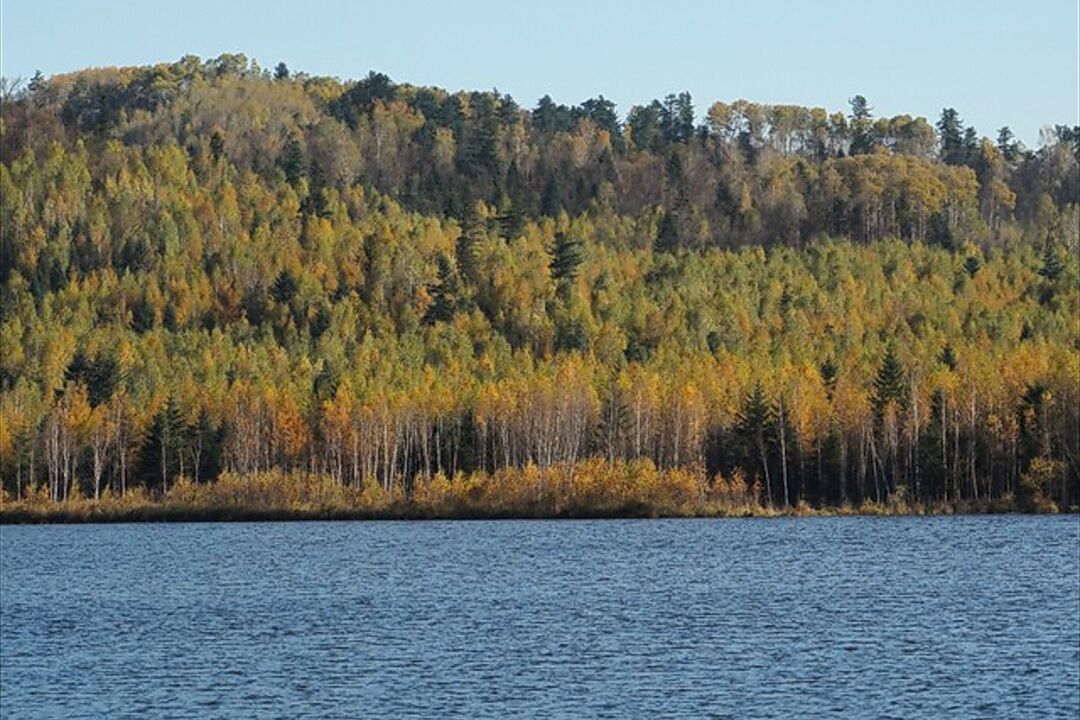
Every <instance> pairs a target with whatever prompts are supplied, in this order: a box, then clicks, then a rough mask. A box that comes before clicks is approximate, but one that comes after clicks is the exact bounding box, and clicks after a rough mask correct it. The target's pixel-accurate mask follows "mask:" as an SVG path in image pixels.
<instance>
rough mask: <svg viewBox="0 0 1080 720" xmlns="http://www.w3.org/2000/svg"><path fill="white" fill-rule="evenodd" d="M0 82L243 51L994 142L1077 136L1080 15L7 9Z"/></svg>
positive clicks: (1056, 8) (688, 5)
mask: <svg viewBox="0 0 1080 720" xmlns="http://www.w3.org/2000/svg"><path fill="white" fill-rule="evenodd" d="M0 20H2V28H0V41H2V42H0V62H2V68H0V72H2V74H3V75H4V76H6V77H19V76H21V77H23V78H28V77H30V76H31V75H32V74H33V73H34V71H35V70H37V69H40V70H41V71H42V72H44V73H45V74H47V75H51V74H54V73H60V72H66V71H69V70H75V69H78V68H83V67H88V66H104V65H141V64H147V63H154V62H165V61H173V60H176V59H178V58H180V57H181V56H182V55H185V54H188V53H192V54H196V55H199V56H201V57H203V58H206V57H212V56H215V55H218V54H220V53H222V52H243V53H246V54H247V55H248V56H249V57H253V58H255V59H257V60H258V61H259V62H260V63H261V64H262V65H263V66H264V67H272V66H273V65H274V64H276V63H277V62H278V61H280V60H284V61H285V62H286V63H287V64H288V65H289V67H290V68H291V69H293V70H303V71H306V72H309V73H311V74H318V75H336V76H338V77H340V78H343V79H345V78H358V77H361V76H363V75H366V74H367V72H368V71H369V70H372V69H375V70H379V71H381V72H385V73H387V74H388V75H390V76H391V77H392V78H394V79H395V80H398V81H404V82H411V83H414V84H423V85H438V86H441V87H445V88H447V89H449V90H458V89H469V90H473V89H491V88H493V87H495V88H498V89H499V90H500V91H502V92H509V93H510V94H511V95H513V96H514V97H515V98H516V99H517V100H518V102H519V103H521V104H522V105H526V106H532V105H534V104H535V102H536V100H537V99H538V98H539V97H540V96H542V95H544V94H545V93H550V94H551V96H552V97H553V98H555V100H556V101H558V102H564V103H576V102H580V101H582V100H584V99H587V98H589V97H593V96H596V95H598V94H603V95H604V96H605V97H607V98H609V99H611V100H613V101H615V102H616V103H617V104H618V106H619V112H620V114H623V115H624V114H625V112H626V111H627V110H628V109H629V107H630V106H631V105H634V104H637V103H642V102H647V101H648V100H651V99H652V98H654V97H663V96H664V95H666V94H667V93H669V92H672V91H680V90H689V91H690V92H691V93H692V94H693V96H694V100H695V104H696V106H697V109H698V112H699V114H701V113H703V112H704V110H705V109H706V108H707V107H708V105H709V104H711V103H712V101H714V100H718V99H722V100H728V101H730V100H735V99H738V98H746V99H749V100H754V101H757V102H769V103H791V104H799V105H812V106H818V105H820V106H824V107H827V108H829V109H830V110H837V109H845V110H846V109H847V99H848V98H849V97H850V96H852V95H854V94H856V93H859V94H862V95H865V96H866V97H867V98H868V99H869V100H870V103H871V105H872V106H873V108H874V111H875V114H878V115H893V114H898V113H904V112H906V113H911V114H916V115H925V116H928V117H930V118H931V119H936V118H937V116H938V114H939V113H940V111H941V108H942V107H945V106H951V107H955V108H956V109H957V110H958V111H959V112H960V114H961V117H962V118H963V119H964V120H965V122H967V123H968V124H973V125H975V126H976V127H977V128H978V130H979V132H980V133H982V134H985V135H993V134H994V132H995V130H996V128H998V127H1000V126H1001V125H1010V126H1012V128H1013V129H1014V131H1015V132H1016V134H1017V135H1018V137H1019V138H1020V139H1022V140H1023V141H1024V142H1025V143H1027V144H1028V145H1032V146H1034V145H1036V144H1037V142H1038V138H1039V129H1040V128H1041V127H1043V126H1044V125H1048V124H1049V125H1052V124H1055V123H1068V124H1078V123H1080V118H1078V116H1080V109H1078V105H1080V90H1078V85H1080V70H1078V66H1080V54H1078V53H1080V2H1078V0H1024V1H1023V2H1018V1H1017V0H1010V1H1007V2H1006V1H1000V0H998V1H995V0H937V1H931V0H904V1H903V2H899V3H893V2H888V3H887V2H879V1H878V0H802V1H797V0H789V1H787V2H784V1H781V0H745V1H744V2H738V3H734V2H720V1H715V2H708V1H707V0H702V1H700V2H686V1H685V0H667V1H664V2H660V1H658V0H647V1H643V0H621V1H619V0H601V1H596V2H589V1H588V0H541V1H539V2H511V1H510V0H478V1H474V2H445V1H441V0H427V1H424V2H420V1H417V0H382V1H380V2H363V1H359V0H358V1H356V2H333V1H332V0H303V1H297V0H293V1H292V2H287V3H286V2H276V1H275V0H262V1H258V2H256V1H254V0H212V1H211V0H185V1H184V2H179V1H178V0H171V1H170V2H156V1H152V0H137V1H136V0H112V1H110V0H101V1H99V2H87V1H85V0H84V1H83V2H73V1H67V0H2V4H0Z"/></svg>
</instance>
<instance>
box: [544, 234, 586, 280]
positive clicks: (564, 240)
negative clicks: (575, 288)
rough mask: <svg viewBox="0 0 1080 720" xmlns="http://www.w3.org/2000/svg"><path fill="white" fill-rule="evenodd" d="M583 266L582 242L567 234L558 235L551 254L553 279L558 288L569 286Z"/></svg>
mask: <svg viewBox="0 0 1080 720" xmlns="http://www.w3.org/2000/svg"><path fill="white" fill-rule="evenodd" d="M580 265H581V241H580V240H578V239H577V238H574V237H572V236H570V235H567V234H566V233H556V235H555V247H554V248H553V249H552V253H551V265H550V269H551V279H552V280H553V281H554V282H555V284H556V286H559V287H561V286H563V285H569V284H570V283H572V282H573V281H574V279H575V278H576V277H577V274H578V267H579V266H580Z"/></svg>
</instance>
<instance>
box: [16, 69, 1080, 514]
mask: <svg viewBox="0 0 1080 720" xmlns="http://www.w3.org/2000/svg"><path fill="white" fill-rule="evenodd" d="M702 117H703V118H704V120H703V121H702V120H701V118H702ZM1048 121H1050V122H1053V119H1052V118H1049V119H1048ZM0 153H2V158H0V160H2V162H0V283H2V288H0V293H2V294H0V303H2V308H3V318H2V325H0V351H2V364H0V388H2V402H0V461H2V462H0V474H2V478H0V479H2V483H3V488H4V491H5V493H4V495H5V497H6V499H7V500H6V501H7V502H11V501H12V500H13V499H14V498H17V497H25V496H27V495H28V494H33V495H34V497H37V498H40V499H43V498H45V497H46V496H47V497H48V498H49V501H62V500H65V499H67V498H70V497H73V496H82V497H98V496H100V495H102V494H104V493H108V494H109V495H110V496H113V497H115V496H117V495H122V494H125V493H132V492H136V493H143V494H144V496H145V494H149V495H151V496H159V495H161V496H167V494H168V493H169V492H170V489H175V487H176V486H177V484H178V483H179V485H180V486H181V487H183V488H184V491H185V492H194V491H193V490H192V488H193V487H195V488H197V487H198V486H199V485H202V484H205V483H208V482H211V481H213V480H214V479H215V478H217V477H218V476H219V475H222V474H223V473H228V476H227V478H226V481H223V482H227V483H231V484H232V485H230V487H232V486H233V485H236V484H237V483H240V484H242V482H243V478H244V477H248V476H251V477H255V476H256V475H257V474H261V475H258V477H261V478H264V479H265V477H266V475H265V474H266V473H267V472H269V471H272V470H281V471H286V472H292V473H294V475H295V474H300V473H302V474H304V476H305V477H308V478H315V480H311V481H312V482H316V481H317V482H318V483H321V484H325V485H327V486H332V487H338V488H348V489H350V490H352V491H356V492H367V493H384V494H387V495H388V496H398V497H404V498H409V497H412V496H414V495H416V494H424V493H428V492H430V488H431V487H434V486H437V487H440V488H443V489H446V488H451V489H453V488H455V487H456V486H455V484H457V486H462V487H464V485H463V484H466V483H473V484H475V483H482V482H483V478H487V477H489V476H490V477H503V478H504V479H505V477H507V473H511V474H512V473H515V472H517V473H519V474H520V475H522V476H528V477H532V478H534V479H535V478H539V480H537V481H536V482H539V483H541V484H542V483H543V482H544V481H543V477H544V475H543V473H544V472H546V471H548V470H549V469H550V472H551V473H552V476H553V477H554V476H556V475H557V476H558V477H560V478H563V479H566V478H569V482H573V478H574V473H575V468H578V467H588V468H591V471H590V472H592V473H593V474H594V475H595V474H597V473H600V470H599V469H598V468H600V467H602V466H601V465H600V464H599V463H601V462H606V463H610V464H611V465H610V467H619V468H623V469H626V472H627V473H631V470H630V469H628V468H633V473H638V474H641V473H646V474H648V473H652V474H651V475H649V477H651V478H653V480H652V481H651V482H654V483H663V482H673V481H672V480H671V478H676V479H677V482H684V481H685V484H684V485H681V486H680V490H679V491H680V492H686V493H690V494H693V493H699V494H700V495H701V496H702V497H704V496H706V495H708V494H709V493H713V492H716V491H717V488H718V487H720V488H725V492H727V491H728V490H730V488H731V487H732V484H731V480H732V479H733V478H736V479H738V480H739V482H741V483H742V487H743V488H744V489H747V492H750V493H756V497H757V502H761V503H764V504H772V505H776V506H791V505H796V504H798V503H802V502H805V503H809V504H811V505H828V506H834V505H843V504H849V503H850V504H859V503H862V502H864V501H873V502H881V503H884V502H887V501H890V500H896V499H902V500H904V501H906V502H909V503H921V504H927V505H929V504H933V503H957V502H960V503H971V502H975V501H987V500H997V501H1001V502H1003V503H1006V504H1008V503H1015V506H1016V507H1019V508H1021V509H1036V508H1049V507H1050V506H1051V505H1057V506H1059V507H1063V508H1065V507H1069V506H1074V505H1076V504H1077V503H1078V502H1080V437H1078V434H1080V288H1078V285H1080V263H1078V258H1077V253H1078V248H1080V205H1078V202H1080V128H1078V127H1074V126H1062V125H1059V126H1054V129H1053V130H1052V131H1048V132H1047V133H1046V136H1045V138H1044V142H1043V143H1042V144H1041V146H1040V147H1039V148H1037V149H1033V148H1025V147H1024V146H1022V145H1021V144H1020V143H1019V142H1017V141H1016V140H1015V139H1014V138H1013V137H1012V134H1011V133H1010V132H1009V130H1008V128H1002V129H1001V130H1000V131H996V132H995V137H994V138H993V139H986V138H983V137H980V136H979V134H978V133H977V132H976V131H975V130H974V129H973V128H966V127H964V125H963V122H962V120H961V117H960V115H959V114H958V113H957V112H956V111H955V110H953V109H945V110H943V112H942V113H941V116H940V118H938V119H937V120H926V119H924V118H912V117H909V116H906V115H904V116H898V117H875V116H874V114H873V110H872V108H871V107H870V105H869V104H868V103H867V101H866V100H865V99H864V98H862V97H859V96H857V97H855V98H853V100H852V102H851V107H850V108H846V109H844V110H843V111H842V112H841V111H828V110H823V109H820V108H803V107H793V106H779V105H758V104H754V103H750V102H746V101H742V100H739V101H736V102H731V103H724V102H716V103H713V104H712V105H709V106H708V107H707V108H704V107H702V108H697V107H695V106H694V104H693V100H692V98H691V97H690V96H689V95H688V94H687V93H681V94H674V95H671V96H668V97H667V98H665V99H663V100H657V101H653V102H652V103H650V104H648V105H643V106H639V107H634V108H631V109H629V111H628V112H626V113H625V116H623V115H620V114H619V113H618V112H617V111H616V108H615V107H614V105H613V104H612V103H610V102H609V101H607V100H605V99H604V98H603V97H598V98H594V99H591V100H587V101H585V102H583V103H581V104H580V105H576V106H573V107H566V106H563V105H559V104H556V103H554V102H553V101H552V100H551V99H550V98H547V97H545V98H543V99H541V100H540V101H539V102H538V103H537V104H536V105H535V106H534V107H533V108H532V109H529V108H528V107H523V106H521V105H519V104H518V103H517V102H516V101H515V100H514V99H512V98H510V97H509V96H507V95H504V94H500V93H499V92H497V91H491V92H457V93H452V92H447V91H444V90H440V89H437V88H427V87H416V86H412V85H407V84H397V83H395V82H393V81H391V80H390V79H389V78H387V77H386V76H383V75H379V74H375V73H372V74H369V75H368V76H367V77H365V78H364V79H362V80H359V81H348V82H341V81H339V80H336V79H332V78H325V77H310V76H307V75H303V74H292V73H290V71H289V70H288V68H286V67H285V65H283V64H281V65H278V66H277V67H276V68H275V69H274V70H272V71H264V70H262V69H260V68H259V67H258V66H257V65H256V64H255V63H254V62H250V61H249V60H248V59H247V58H245V57H244V56H242V55H223V56H221V57H218V58H216V59H213V60H209V61H205V62H204V61H201V60H199V59H198V58H193V57H185V58H183V59H181V60H180V61H179V62H177V63H174V64H164V65H157V66H153V67H140V68H119V69H96V70H87V71H83V72H78V73H74V74H71V75H63V76H55V77H51V78H44V77H41V76H37V77H35V78H33V79H32V80H31V81H30V82H29V83H27V84H26V85H25V86H20V87H14V86H12V85H11V84H7V85H6V86H5V88H4V97H3V104H2V126H0ZM642 468H647V470H643V469H642ZM500 473H501V475H500ZM537 473H538V474H537ZM635 477H636V476H635ZM181 478H186V479H184V480H181ZM744 479H745V481H744ZM530 482H532V481H530ZM611 482H617V481H616V480H612V481H611ZM224 486H225V485H223V487H224ZM469 487H472V486H469ZM619 487H620V488H621V487H622V486H619ZM477 492H479V491H477ZM612 492H616V491H612ZM617 492H623V490H618V491H617ZM625 492H626V493H629V494H633V493H634V492H635V491H634V490H633V489H632V488H631V489H628V490H625Z"/></svg>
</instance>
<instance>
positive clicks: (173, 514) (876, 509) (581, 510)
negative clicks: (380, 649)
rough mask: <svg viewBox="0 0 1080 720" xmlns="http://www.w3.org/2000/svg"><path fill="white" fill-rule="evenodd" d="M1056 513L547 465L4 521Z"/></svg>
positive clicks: (170, 499)
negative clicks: (811, 497)
mask: <svg viewBox="0 0 1080 720" xmlns="http://www.w3.org/2000/svg"><path fill="white" fill-rule="evenodd" d="M1021 510H1022V511H1042V512H1054V511H1056V508H1055V507H1054V506H1052V505H1050V504H1049V503H1045V502H1040V503H1037V504H1035V505H1031V504H1030V503H1028V504H1027V506H1018V505H1017V503H1015V502H1013V500H1012V498H1010V497H1006V498H1005V499H1002V500H996V501H982V502H977V503H973V502H959V503H944V502H937V503H912V502H907V501H905V500H904V493H903V492H898V493H896V494H895V495H893V496H892V497H890V498H889V499H888V500H887V501H885V502H880V503H879V502H873V501H871V500H865V501H862V502H859V503H857V504H856V503H844V504H838V505H834V506H829V507H811V506H810V505H808V504H806V503H796V504H793V505H791V506H789V507H777V506H769V505H766V504H764V503H763V502H762V501H761V489H760V486H759V485H758V484H757V483H756V482H753V481H748V480H747V479H746V478H744V477H743V476H741V475H740V474H735V475H734V476H733V477H730V478H724V477H720V476H715V477H711V478H710V477H707V476H706V475H705V474H704V473H703V472H700V471H693V470H687V469H670V470H658V469H656V468H655V467H654V466H653V465H652V463H649V462H647V461H644V462H629V463H621V462H620V463H615V464H608V463H606V462H603V461H599V460H590V461H586V462H583V463H579V464H577V465H576V466H574V467H570V466H560V467H556V468H549V469H547V470H540V469H538V468H535V467H527V468H524V469H510V470H500V471H498V472H496V473H490V474H489V473H472V474H468V475H465V474H459V475H458V476H457V477H455V478H453V479H450V478H446V477H444V476H442V475H435V476H434V477H432V478H430V479H427V480H423V479H417V480H416V481H415V482H414V483H412V484H411V487H409V488H408V492H406V488H405V487H403V486H402V485H395V486H393V487H391V488H384V487H382V486H380V485H378V484H376V483H372V482H368V483H361V484H359V485H347V484H341V483H338V482H336V481H334V480H333V479H332V478H330V477H329V476H325V475H316V474H307V473H282V472H270V473H263V474H256V475H247V476H240V475H234V474H229V473H226V474H224V475H222V476H221V477H220V478H218V479H217V480H215V481H213V482H209V483H201V484H196V483H194V482H192V481H190V480H187V479H182V480H180V481H179V482H177V483H175V484H174V485H173V486H172V487H171V488H169V490H168V492H166V493H158V494H151V493H148V492H146V491H145V490H144V489H142V488H139V489H136V490H133V491H129V492H127V493H126V494H124V495H123V496H122V497H120V496H115V495H112V494H110V493H106V494H105V495H104V496H103V497H102V498H101V499H98V500H91V499H85V498H79V497H75V498H71V499H68V500H66V501H63V502H55V501H52V500H51V499H49V497H48V493H47V491H46V490H45V489H44V488H39V489H38V490H37V491H34V492H31V493H29V494H27V495H26V496H25V497H22V498H18V499H13V498H10V497H5V498H3V501H2V502H0V522H3V523H87V522H192V521H206V522H220V521H256V520H347V519H348V520H374V519H395V520H396V519H401V520H404V519H438V518H446V519H498V518H654V517H780V516H813V515H929V514H956V513H990V512H994V513H1000V512H1013V511H1021Z"/></svg>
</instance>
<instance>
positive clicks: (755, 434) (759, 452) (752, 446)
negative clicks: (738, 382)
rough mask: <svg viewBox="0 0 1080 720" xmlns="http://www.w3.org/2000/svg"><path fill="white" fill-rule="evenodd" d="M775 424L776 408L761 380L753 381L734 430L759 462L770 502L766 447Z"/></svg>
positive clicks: (747, 455) (767, 500)
mask: <svg viewBox="0 0 1080 720" xmlns="http://www.w3.org/2000/svg"><path fill="white" fill-rule="evenodd" d="M775 425H776V410H775V409H774V408H773V405H772V403H770V402H769V400H768V398H767V397H766V396H765V388H764V387H763V386H762V384H761V381H760V380H759V381H757V382H755V383H754V385H753V387H752V388H751V390H750V392H749V393H747V395H746V397H745V398H743V403H742V407H741V408H740V409H739V413H738V415H737V416H736V418H735V432H736V434H737V435H738V437H739V438H740V439H741V440H742V442H743V445H744V448H745V451H746V455H745V457H746V458H747V459H748V460H749V459H751V458H754V459H756V460H757V461H759V462H760V466H759V467H760V469H761V472H762V474H763V475H764V478H765V499H766V502H767V503H771V502H772V500H773V498H772V481H771V479H770V476H769V458H768V448H769V444H770V438H771V431H772V428H773V427H775Z"/></svg>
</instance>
